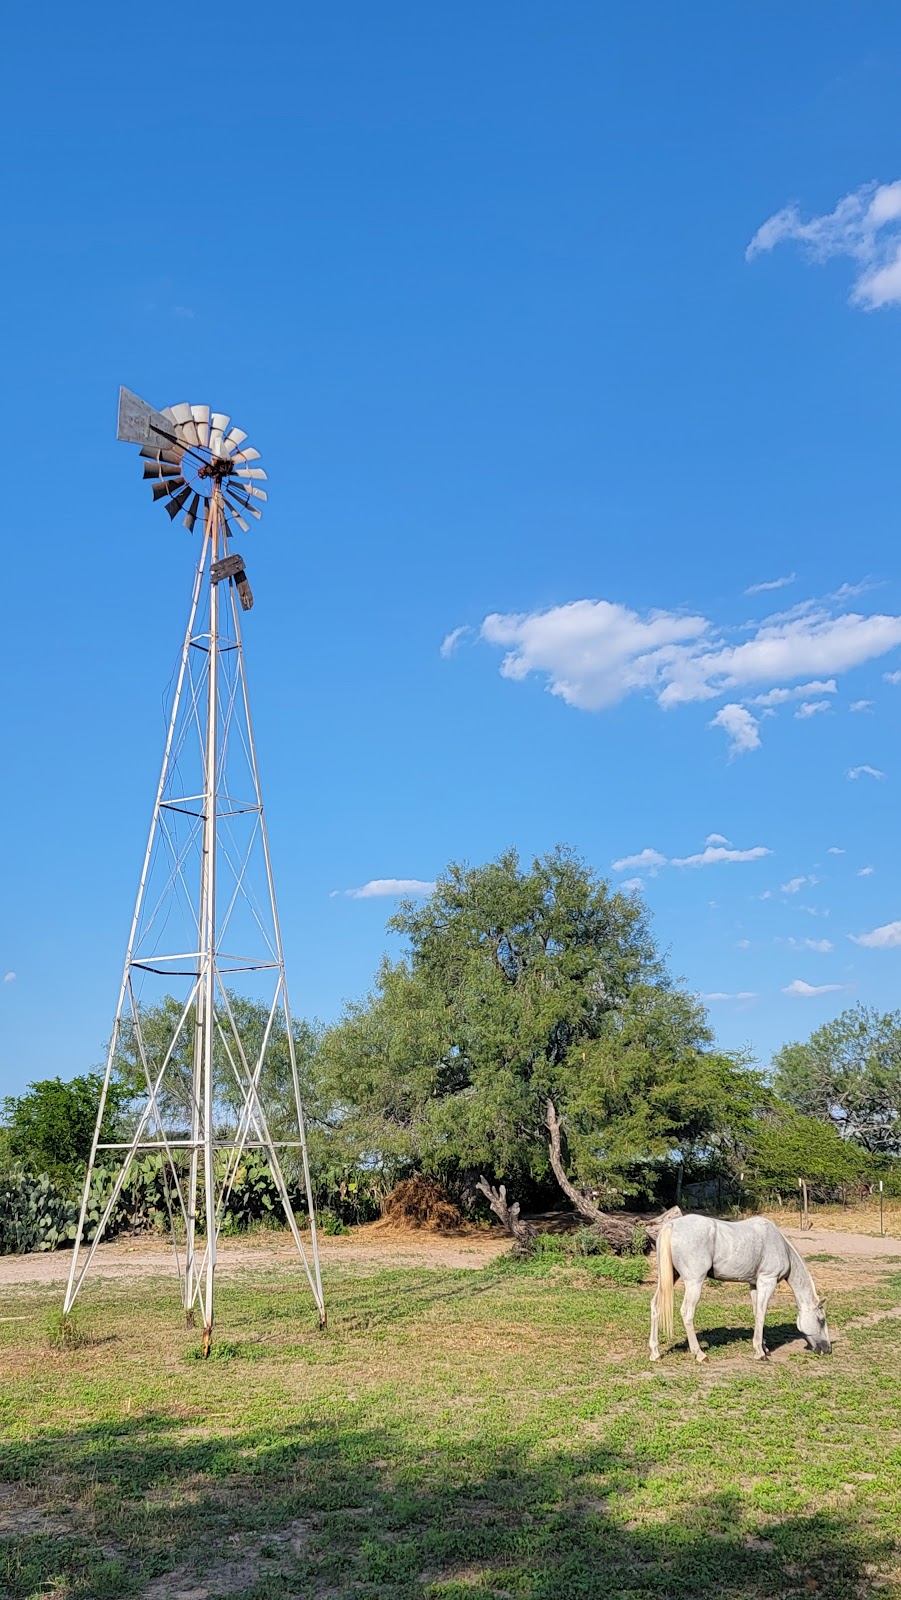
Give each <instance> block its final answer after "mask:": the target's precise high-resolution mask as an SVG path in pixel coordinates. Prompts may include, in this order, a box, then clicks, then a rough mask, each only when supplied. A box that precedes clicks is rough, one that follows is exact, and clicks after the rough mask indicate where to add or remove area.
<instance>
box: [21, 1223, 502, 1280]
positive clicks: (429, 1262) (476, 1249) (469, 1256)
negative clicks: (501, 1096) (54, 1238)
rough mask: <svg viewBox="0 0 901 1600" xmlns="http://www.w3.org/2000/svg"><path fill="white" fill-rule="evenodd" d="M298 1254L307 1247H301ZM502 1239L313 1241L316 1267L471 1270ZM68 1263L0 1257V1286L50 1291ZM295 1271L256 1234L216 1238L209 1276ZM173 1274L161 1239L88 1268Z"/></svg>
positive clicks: (108, 1274)
mask: <svg viewBox="0 0 901 1600" xmlns="http://www.w3.org/2000/svg"><path fill="white" fill-rule="evenodd" d="M305 1245H306V1248H307V1249H308V1250H309V1244H308V1242H307V1241H305ZM509 1248H510V1240H509V1237H508V1236H507V1234H506V1233H504V1232H503V1230H502V1229H501V1228H493V1227H491V1228H481V1227H474V1226H472V1225H469V1224H464V1225H463V1226H462V1227H461V1228H459V1229H457V1230H456V1231H455V1233H454V1234H452V1235H444V1234H440V1233H429V1232H419V1231H417V1230H415V1229H413V1230H411V1229H409V1228H395V1227H393V1226H391V1225H390V1224H387V1225H386V1224H385V1223H384V1222H370V1223H367V1224H366V1225H365V1226H364V1227H362V1228H354V1230H353V1232H352V1233H349V1234H345V1235H339V1236H338V1237H336V1238H332V1237H329V1236H327V1235H325V1236H320V1240H319V1250H320V1255H321V1257H322V1262H323V1265H325V1266H329V1265H331V1264H332V1263H338V1262H345V1261H346V1262H347V1263H348V1264H353V1265H355V1266H369V1267H375V1268H381V1267H446V1268H458V1267H469V1268H478V1267H483V1266H485V1265H486V1263H487V1262H489V1261H493V1260H495V1259H496V1257H497V1256H499V1255H503V1254H504V1252H505V1251H506V1250H509ZM71 1260H72V1257H71V1256H70V1254H69V1252H68V1250H47V1251H41V1252H36V1253H34V1254H32V1255H24V1256H0V1287H2V1285H4V1284H36V1285H39V1286H40V1285H50V1284H57V1283H62V1282H64V1281H65V1279H66V1278H67V1277H68V1274H69V1266H70V1264H71ZM294 1266H296V1267H297V1269H298V1271H300V1270H302V1269H301V1267H300V1261H299V1259H298V1255H297V1250H296V1247H295V1245H294V1242H293V1240H292V1238H291V1235H290V1234H289V1233H288V1232H285V1233H269V1234H265V1235H260V1234H257V1235H255V1236H254V1237H253V1238H252V1239H249V1240H241V1239H222V1240H221V1241H220V1243H219V1249H218V1251H217V1270H218V1271H219V1272H220V1273H221V1274H222V1275H224V1276H226V1277H227V1276H228V1275H229V1273H231V1272H240V1271H243V1270H244V1269H245V1268H248V1267H252V1268H255V1269H256V1270H258V1271H260V1270H262V1271H266V1270H267V1269H268V1270H269V1271H273V1272H274V1271H278V1272H282V1271H284V1270H285V1269H286V1268H291V1267H294ZM169 1274H172V1275H173V1276H174V1275H175V1258H174V1255H173V1251H172V1246H171V1244H170V1243H169V1241H168V1240H166V1239H147V1238H144V1239H128V1240H123V1239H115V1240H113V1241H112V1242H111V1243H109V1244H101V1245H98V1247H97V1252H96V1254H95V1256H94V1259H93V1261H92V1262H91V1276H92V1277H94V1278H146V1277H160V1276H168V1275H169Z"/></svg>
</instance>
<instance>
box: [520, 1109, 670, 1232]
mask: <svg viewBox="0 0 901 1600" xmlns="http://www.w3.org/2000/svg"><path fill="white" fill-rule="evenodd" d="M545 1122H546V1123H547V1129H548V1133H549V1134H550V1148H549V1152H548V1153H549V1155H550V1159H551V1166H552V1168H553V1171H554V1177H555V1178H556V1179H557V1182H558V1183H559V1185H560V1187H561V1189H562V1190H563V1193H564V1194H565V1195H566V1198H567V1199H568V1200H570V1201H571V1202H572V1204H573V1205H574V1206H575V1208H576V1210H577V1211H578V1212H579V1214H580V1215H581V1216H583V1217H584V1218H585V1220H586V1222H590V1223H591V1226H592V1227H593V1228H596V1229H597V1231H598V1233H600V1234H602V1235H603V1237H604V1238H605V1239H606V1240H607V1243H608V1244H609V1245H611V1246H612V1248H613V1249H614V1250H627V1249H628V1248H629V1246H630V1245H631V1243H632V1239H633V1235H634V1233H635V1228H636V1223H635V1221H634V1219H632V1218H627V1217H614V1216H611V1215H610V1213H609V1211H601V1210H600V1209H599V1208H598V1207H597V1206H596V1205H595V1204H594V1202H593V1201H592V1200H589V1198H588V1196H587V1195H585V1194H582V1193H581V1192H580V1191H579V1190H578V1189H577V1188H576V1187H575V1185H574V1184H572V1183H570V1181H569V1178H568V1177H567V1175H566V1168H565V1167H564V1165H563V1157H562V1155H561V1153H560V1118H559V1117H558V1115H557V1110H556V1107H555V1105H554V1102H553V1100H548V1102H547V1106H546V1109H545ZM681 1215H682V1211H681V1208H680V1207H679V1206H671V1207H670V1209H669V1210H668V1211H664V1212H663V1214H662V1215H661V1216H659V1217H654V1218H652V1219H650V1220H649V1221H647V1222H644V1221H643V1222H642V1223H641V1224H640V1226H641V1227H643V1228H644V1231H645V1233H646V1234H647V1236H648V1244H649V1245H650V1244H652V1243H653V1242H654V1240H655V1239H656V1237H657V1234H658V1232H659V1231H660V1229H661V1227H662V1226H663V1224H664V1222H671V1221H672V1219H673V1218H674V1217H681Z"/></svg>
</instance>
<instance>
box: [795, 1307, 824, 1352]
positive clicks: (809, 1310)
mask: <svg viewBox="0 0 901 1600" xmlns="http://www.w3.org/2000/svg"><path fill="white" fill-rule="evenodd" d="M798 1329H799V1332H801V1333H803V1335H804V1337H805V1339H806V1340H807V1343H808V1344H809V1345H810V1348H811V1350H816V1351H817V1353H818V1354H822V1355H827V1356H828V1355H831V1354H832V1340H831V1339H830V1337H829V1329H828V1327H827V1325H826V1307H825V1305H824V1303H823V1301H822V1300H814V1301H812V1303H811V1304H810V1305H809V1306H804V1307H803V1309H800V1310H799V1311H798Z"/></svg>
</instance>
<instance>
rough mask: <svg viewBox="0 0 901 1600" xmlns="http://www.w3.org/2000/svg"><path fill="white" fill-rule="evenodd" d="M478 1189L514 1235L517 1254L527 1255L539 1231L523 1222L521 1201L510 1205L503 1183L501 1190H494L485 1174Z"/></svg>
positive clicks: (480, 1179)
mask: <svg viewBox="0 0 901 1600" xmlns="http://www.w3.org/2000/svg"><path fill="white" fill-rule="evenodd" d="M476 1188H477V1189H479V1190H481V1192H482V1194H483V1195H484V1196H485V1199H486V1200H487V1201H488V1204H489V1205H490V1207H491V1209H492V1211H493V1212H494V1214H495V1216H496V1217H497V1218H498V1219H499V1220H500V1221H501V1222H502V1223H503V1225H504V1227H505V1228H506V1230H507V1232H508V1233H510V1234H512V1236H513V1239H514V1243H515V1248H516V1252H517V1254H521V1255H525V1254H527V1253H528V1251H529V1250H530V1248H531V1245H532V1240H533V1239H534V1238H535V1234H536V1232H537V1229H535V1228H533V1227H532V1224H531V1222H523V1220H522V1218H521V1217H520V1215H519V1201H518V1200H514V1202H513V1204H512V1206H511V1205H508V1204H507V1189H506V1185H505V1184H503V1183H502V1184H501V1186H500V1188H499V1189H494V1188H492V1186H491V1184H490V1183H489V1182H488V1179H487V1178H486V1177H485V1175H484V1173H483V1174H482V1176H481V1177H480V1178H479V1181H478V1183H477V1184H476Z"/></svg>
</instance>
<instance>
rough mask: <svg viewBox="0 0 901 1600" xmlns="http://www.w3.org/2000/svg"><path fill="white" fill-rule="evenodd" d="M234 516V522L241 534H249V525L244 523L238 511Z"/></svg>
mask: <svg viewBox="0 0 901 1600" xmlns="http://www.w3.org/2000/svg"><path fill="white" fill-rule="evenodd" d="M234 516H235V521H236V523H237V524H238V527H239V528H240V529H241V532H242V533H249V532H250V523H249V522H245V521H244V518H243V517H242V515H241V513H240V511H236V512H235V514H234Z"/></svg>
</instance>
